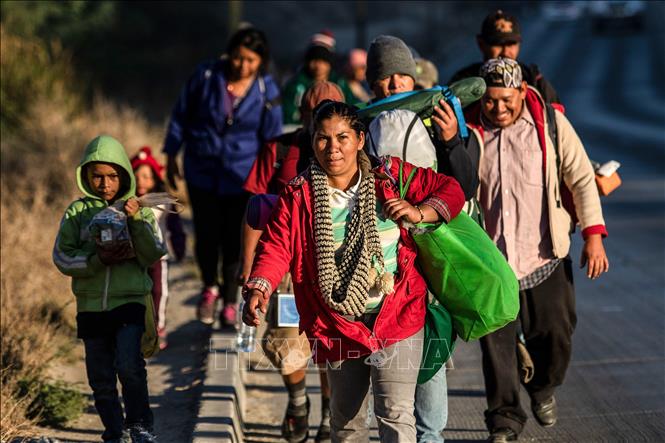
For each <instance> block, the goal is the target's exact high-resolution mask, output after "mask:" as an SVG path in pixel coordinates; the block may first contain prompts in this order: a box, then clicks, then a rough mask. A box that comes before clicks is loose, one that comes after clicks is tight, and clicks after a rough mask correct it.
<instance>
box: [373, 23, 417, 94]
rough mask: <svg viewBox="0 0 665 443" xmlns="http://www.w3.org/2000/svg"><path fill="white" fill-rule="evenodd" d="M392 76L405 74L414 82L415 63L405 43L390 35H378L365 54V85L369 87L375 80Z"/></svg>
mask: <svg viewBox="0 0 665 443" xmlns="http://www.w3.org/2000/svg"><path fill="white" fill-rule="evenodd" d="M393 74H406V75H408V76H410V77H411V78H413V79H414V80H415V79H416V62H415V61H414V60H413V56H412V55H411V51H409V47H408V46H406V43H404V42H403V41H402V40H400V39H399V38H397V37H393V36H392V35H380V36H378V37H377V38H375V39H374V41H373V42H372V43H371V44H370V45H369V51H368V52H367V73H366V74H365V75H366V76H367V83H369V85H370V87H371V86H372V85H373V84H374V82H376V81H377V80H381V79H384V78H386V77H389V76H391V75H393Z"/></svg>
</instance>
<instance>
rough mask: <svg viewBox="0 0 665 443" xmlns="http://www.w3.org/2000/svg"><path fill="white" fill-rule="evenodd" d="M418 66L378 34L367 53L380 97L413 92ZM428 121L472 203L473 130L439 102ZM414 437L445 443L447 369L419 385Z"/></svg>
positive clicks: (447, 166)
mask: <svg viewBox="0 0 665 443" xmlns="http://www.w3.org/2000/svg"><path fill="white" fill-rule="evenodd" d="M417 74H418V72H417V66H416V62H415V60H414V58H413V56H412V52H411V51H410V50H409V47H408V46H407V45H406V44H405V43H404V42H403V41H402V40H400V39H399V38H397V37H393V36H389V35H381V36H378V37H377V38H376V39H374V41H373V42H372V43H371V45H370V47H369V51H368V54H367V74H366V75H367V82H368V83H369V85H370V87H371V88H372V91H373V92H374V94H375V95H376V99H377V100H378V99H382V98H386V97H389V96H391V95H394V94H399V93H402V92H409V91H413V90H414V89H415V85H416V78H417V76H418V75H417ZM432 121H433V122H434V125H435V126H436V128H437V133H438V137H437V138H435V139H434V140H432V142H433V143H434V147H435V148H436V155H437V168H438V172H440V173H443V174H445V175H448V176H450V177H453V178H454V179H455V180H457V181H458V182H459V184H460V186H461V188H462V190H463V191H464V199H465V200H467V201H468V200H469V199H471V198H472V197H473V196H474V195H475V193H476V189H477V188H478V158H479V156H480V150H479V149H480V146H479V142H478V140H477V135H476V133H475V132H473V131H472V132H471V134H470V136H469V138H468V140H467V141H466V143H465V142H464V140H462V138H461V137H460V136H459V131H458V128H457V126H458V122H457V118H456V117H455V112H454V111H453V110H452V108H451V107H450V106H449V105H448V104H447V103H446V102H445V101H443V100H441V102H440V107H436V108H435V114H434V115H433V117H432ZM415 417H416V435H417V441H418V442H419V443H420V442H443V437H442V431H443V429H444V428H445V426H446V422H447V419H448V400H447V385H446V371H445V370H441V371H438V372H437V374H436V375H435V376H434V377H433V378H432V379H430V380H429V381H428V382H426V383H423V384H421V385H418V386H417V387H416V394H415Z"/></svg>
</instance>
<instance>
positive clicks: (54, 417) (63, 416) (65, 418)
mask: <svg viewBox="0 0 665 443" xmlns="http://www.w3.org/2000/svg"><path fill="white" fill-rule="evenodd" d="M19 389H20V390H19V397H27V396H29V397H30V398H31V399H32V401H31V402H30V404H29V405H28V407H27V408H26V416H27V417H28V418H30V419H33V420H36V421H37V423H38V424H40V425H44V426H55V427H61V426H64V425H66V424H67V423H68V422H70V421H72V420H76V419H77V418H78V417H80V416H81V414H82V413H83V410H84V409H85V407H86V405H87V400H86V396H85V395H83V394H81V393H80V392H78V391H75V390H73V389H71V388H69V387H68V385H67V384H66V383H64V382H59V381H56V382H54V383H43V382H40V381H39V380H23V381H21V382H20V383H19Z"/></svg>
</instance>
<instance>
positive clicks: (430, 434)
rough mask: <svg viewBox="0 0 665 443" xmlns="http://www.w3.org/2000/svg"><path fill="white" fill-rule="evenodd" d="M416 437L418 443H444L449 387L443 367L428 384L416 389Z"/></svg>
mask: <svg viewBox="0 0 665 443" xmlns="http://www.w3.org/2000/svg"><path fill="white" fill-rule="evenodd" d="M415 415H416V436H417V438H418V443H443V434H442V432H443V429H444V428H445V427H446V423H447V422H448V385H447V383H446V368H445V367H443V368H441V369H439V371H438V372H437V373H436V375H434V377H432V378H431V379H430V380H428V381H427V382H425V383H423V384H421V385H418V386H417V387H416V412H415Z"/></svg>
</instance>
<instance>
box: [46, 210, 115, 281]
mask: <svg viewBox="0 0 665 443" xmlns="http://www.w3.org/2000/svg"><path fill="white" fill-rule="evenodd" d="M81 210H83V203H82V202H80V201H76V202H74V203H72V204H71V205H69V207H68V208H67V210H66V211H65V214H64V215H63V217H62V221H61V222H60V229H59V230H58V235H57V237H56V239H55V244H54V245H53V263H54V264H55V266H56V267H57V268H58V270H59V271H60V272H62V273H63V274H65V275H67V276H70V277H92V276H93V275H95V273H97V272H100V271H102V270H103V269H104V267H105V265H104V264H103V263H102V262H101V260H100V259H99V256H98V255H97V254H96V253H95V251H94V248H93V247H86V246H90V244H86V243H85V242H83V241H82V240H81V226H80V221H79V212H80V211H81ZM90 241H91V242H92V241H94V240H90Z"/></svg>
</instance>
